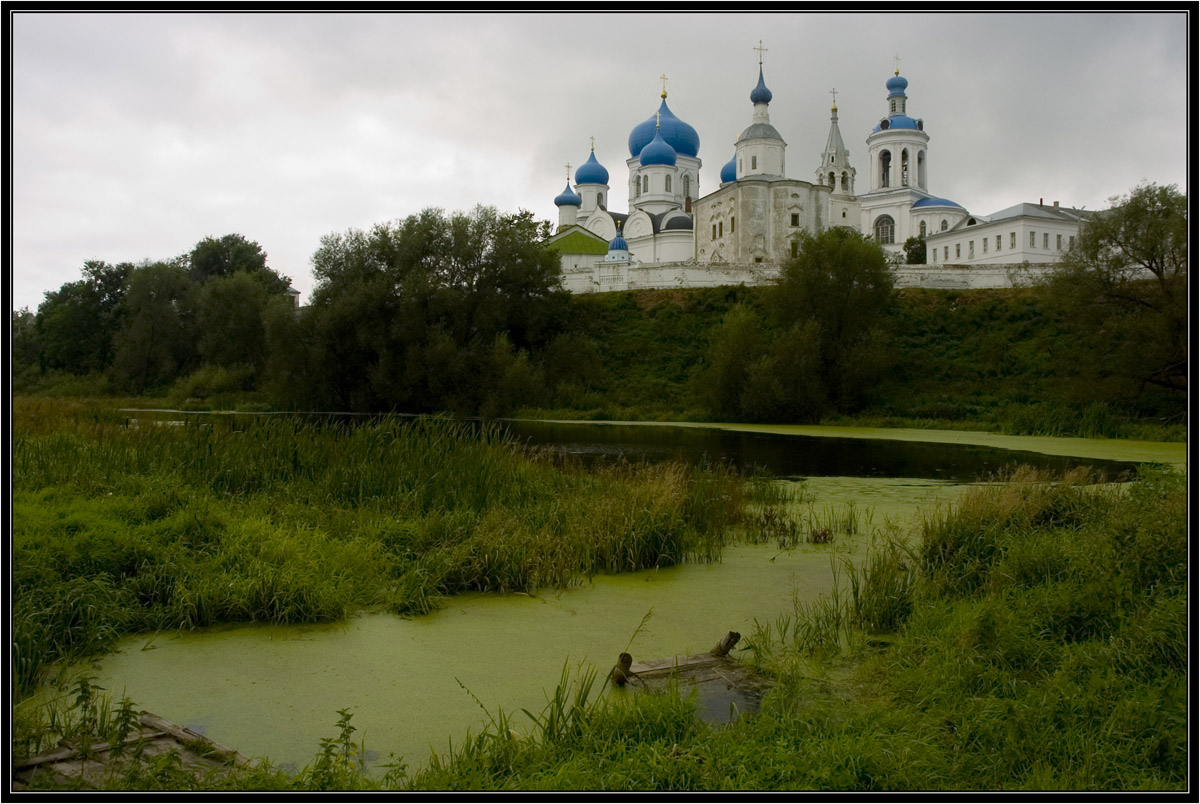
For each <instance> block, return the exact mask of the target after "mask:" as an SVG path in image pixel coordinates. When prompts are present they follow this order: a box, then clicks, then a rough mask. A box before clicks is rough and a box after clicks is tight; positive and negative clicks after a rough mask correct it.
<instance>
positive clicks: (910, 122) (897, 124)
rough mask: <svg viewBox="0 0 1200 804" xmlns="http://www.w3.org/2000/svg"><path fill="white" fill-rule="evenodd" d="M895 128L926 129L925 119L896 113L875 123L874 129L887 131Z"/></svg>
mask: <svg viewBox="0 0 1200 804" xmlns="http://www.w3.org/2000/svg"><path fill="white" fill-rule="evenodd" d="M893 128H903V129H910V130H912V131H924V130H925V121H924V120H914V119H913V118H911V117H909V116H908V115H906V114H894V115H891V116H890V117H885V118H883V119H882V120H880V121H879V122H878V123H876V124H875V128H874V129H872V130H873V131H887V130H889V129H893Z"/></svg>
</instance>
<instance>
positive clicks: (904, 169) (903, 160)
mask: <svg viewBox="0 0 1200 804" xmlns="http://www.w3.org/2000/svg"><path fill="white" fill-rule="evenodd" d="M900 186H901V187H907V186H908V149H907V148H905V149H904V150H903V151H901V152H900Z"/></svg>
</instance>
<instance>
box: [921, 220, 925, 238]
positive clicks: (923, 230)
mask: <svg viewBox="0 0 1200 804" xmlns="http://www.w3.org/2000/svg"><path fill="white" fill-rule="evenodd" d="M921 237H922V238H924V237H925V221H921Z"/></svg>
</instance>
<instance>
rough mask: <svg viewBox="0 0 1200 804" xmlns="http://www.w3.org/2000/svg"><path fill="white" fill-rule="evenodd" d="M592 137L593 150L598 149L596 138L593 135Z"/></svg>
mask: <svg viewBox="0 0 1200 804" xmlns="http://www.w3.org/2000/svg"><path fill="white" fill-rule="evenodd" d="M591 139H592V150H593V151H595V150H596V138H595V137H592V138H591Z"/></svg>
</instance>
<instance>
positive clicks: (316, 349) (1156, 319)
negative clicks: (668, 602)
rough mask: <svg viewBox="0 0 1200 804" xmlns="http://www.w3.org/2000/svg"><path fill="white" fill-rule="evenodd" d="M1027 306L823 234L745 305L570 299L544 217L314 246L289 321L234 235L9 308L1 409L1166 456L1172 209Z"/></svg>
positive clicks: (1180, 420) (453, 219)
mask: <svg viewBox="0 0 1200 804" xmlns="http://www.w3.org/2000/svg"><path fill="white" fill-rule="evenodd" d="M1112 201H1113V207H1112V209H1110V210H1107V211H1105V212H1103V213H1100V214H1098V215H1097V216H1095V217H1094V218H1092V219H1090V220H1089V222H1087V223H1086V224H1085V226H1084V227H1083V229H1082V231H1081V233H1080V236H1079V237H1078V238H1077V240H1076V243H1075V245H1074V246H1073V248H1072V249H1071V250H1070V251H1069V253H1067V254H1066V256H1065V257H1064V259H1063V261H1062V264H1061V266H1060V269H1059V271H1058V272H1057V274H1056V275H1055V276H1054V277H1053V278H1052V279H1051V280H1050V281H1048V282H1046V283H1044V284H1042V285H1039V286H1037V287H1032V288H1017V289H1008V290H975V291H959V290H926V289H905V290H896V289H894V288H893V287H892V276H891V273H890V271H889V270H888V268H887V262H886V259H885V256H884V253H883V251H882V250H881V249H880V248H879V247H878V246H877V245H875V244H874V243H873V241H871V240H869V239H865V238H862V237H861V236H859V235H857V234H855V233H853V232H851V231H850V230H847V229H832V230H829V231H826V232H822V233H820V234H818V235H813V236H807V237H805V238H803V239H802V241H801V242H800V243H799V244H798V245H799V246H800V248H799V250H798V253H797V256H796V257H795V258H794V259H793V260H792V261H790V262H789V263H788V264H787V265H786V266H784V269H783V273H782V277H781V281H780V282H779V283H777V284H775V285H771V286H766V287H757V288H746V287H725V288H708V289H696V290H684V289H678V290H663V291H630V292H619V293H604V294H588V295H583V296H571V295H569V294H566V293H564V292H562V291H561V289H559V288H558V287H557V273H556V272H557V259H558V258H557V255H556V254H555V253H554V252H553V251H552V250H550V249H549V248H548V247H547V246H546V244H545V239H546V237H547V235H548V233H549V227H548V225H544V224H539V223H537V222H536V221H534V220H533V219H532V218H531V217H530V216H529V215H528V214H526V213H519V214H515V215H502V214H500V213H498V212H496V211H495V210H492V209H487V208H477V209H475V210H473V211H472V212H470V213H453V214H450V215H447V214H445V213H443V212H441V211H439V210H426V211H424V212H422V213H420V214H419V215H412V216H409V217H408V218H405V219H403V220H399V221H395V222H391V223H386V224H379V225H377V226H375V227H373V228H372V229H371V230H370V231H367V232H364V231H358V230H351V231H348V232H345V233H340V234H331V235H329V236H327V237H325V238H324V239H323V240H322V244H321V247H320V249H318V251H317V252H316V254H314V256H313V264H314V270H315V274H316V277H317V285H316V288H315V289H314V292H313V294H312V298H311V300H309V301H310V303H309V304H307V305H306V306H304V307H301V308H299V309H296V308H295V307H294V306H293V305H292V301H291V299H290V297H288V296H287V295H286V293H284V292H283V289H284V288H286V284H287V283H286V279H285V278H283V277H279V276H278V275H276V274H275V273H274V272H273V271H271V270H270V269H269V268H267V267H266V255H265V254H263V253H262V252H261V249H260V248H259V247H258V246H257V244H255V243H253V242H251V241H247V240H246V239H245V238H242V237H241V236H240V235H228V236H226V237H224V238H220V239H219V240H214V239H212V238H206V240H205V241H202V242H201V243H199V244H197V246H196V247H195V248H193V250H192V251H191V252H189V253H187V254H183V255H181V256H179V257H176V258H173V259H171V260H167V261H165V262H160V263H152V264H145V265H137V266H135V265H131V264H120V265H116V266H113V265H109V264H107V263H104V262H102V261H89V262H88V263H86V264H85V266H84V269H83V276H82V278H81V279H80V280H79V281H77V282H72V283H67V284H65V285H63V286H62V288H60V289H59V290H58V291H54V292H51V293H48V294H47V295H46V299H45V301H44V302H43V303H42V305H41V306H39V308H38V310H37V311H36V312H30V311H28V310H18V311H14V313H13V318H12V329H13V365H14V372H13V375H14V387H15V388H16V389H17V390H18V391H19V392H22V393H46V394H54V393H59V394H63V393H72V394H81V393H82V394H92V395H95V394H110V393H111V394H137V395H152V396H156V397H161V398H166V399H168V400H169V401H170V404H171V405H172V406H189V407H199V408H210V409H213V408H222V407H233V406H237V407H242V408H246V409H259V410H264V409H294V410H342V411H359V412H363V411H370V412H386V411H399V412H405V413H435V412H449V413H454V414H459V415H474V414H480V415H484V416H489V417H490V416H505V415H512V414H514V413H515V414H520V415H530V416H536V417H543V418H548V417H555V418H583V419H614V420H616V419H632V420H664V421H665V420H689V421H714V420H718V421H721V420H723V421H742V422H744V421H754V422H762V423H779V424H789V423H791V424H796V423H827V424H851V423H854V424H862V425H870V426H879V425H882V426H905V427H921V428H938V429H946V428H956V429H963V428H968V429H985V430H997V431H1001V432H1006V433H1012V434H1031V435H1034V434H1036V435H1075V436H1083V437H1121V438H1137V439H1143V440H1182V439H1183V438H1184V436H1185V433H1186V426H1185V422H1184V414H1185V407H1186V393H1185V389H1186V378H1187V349H1186V343H1185V342H1186V325H1187V316H1186V304H1185V303H1184V302H1185V299H1186V283H1187V241H1186V231H1187V228H1186V197H1185V196H1183V195H1182V194H1181V193H1179V192H1178V190H1177V189H1176V188H1174V187H1158V186H1155V185H1145V186H1141V187H1138V188H1135V189H1134V190H1133V191H1131V192H1130V193H1129V194H1128V195H1127V196H1125V197H1122V198H1115V199H1112Z"/></svg>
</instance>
